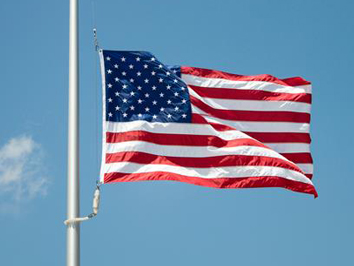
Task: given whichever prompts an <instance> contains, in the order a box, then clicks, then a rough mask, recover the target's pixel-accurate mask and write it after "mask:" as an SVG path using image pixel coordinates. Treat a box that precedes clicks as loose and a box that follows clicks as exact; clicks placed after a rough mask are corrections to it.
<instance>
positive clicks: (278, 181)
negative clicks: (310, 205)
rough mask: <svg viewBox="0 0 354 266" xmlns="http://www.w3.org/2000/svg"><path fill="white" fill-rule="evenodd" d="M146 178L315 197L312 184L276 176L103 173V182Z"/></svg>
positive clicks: (143, 179) (133, 180) (132, 180)
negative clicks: (277, 189)
mask: <svg viewBox="0 0 354 266" xmlns="http://www.w3.org/2000/svg"><path fill="white" fill-rule="evenodd" d="M147 180H161V181H162V180H170V181H180V182H184V183H189V184H194V185H198V186H204V187H213V188H260V187H282V188H286V189H289V190H292V191H296V192H302V193H308V194H312V195H314V196H315V198H317V196H318V195H317V192H316V189H315V188H314V186H312V185H310V184H305V183H302V182H296V181H293V180H288V179H285V178H281V177H277V176H262V177H245V178H213V179H204V178H198V177H189V176H183V175H179V174H175V173H169V172H153V173H139V174H127V173H119V172H116V173H109V174H105V175H104V183H114V182H135V181H147Z"/></svg>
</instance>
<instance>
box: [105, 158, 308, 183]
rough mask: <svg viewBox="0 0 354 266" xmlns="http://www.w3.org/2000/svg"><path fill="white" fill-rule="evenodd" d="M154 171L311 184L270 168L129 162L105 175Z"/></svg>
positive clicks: (286, 171)
mask: <svg viewBox="0 0 354 266" xmlns="http://www.w3.org/2000/svg"><path fill="white" fill-rule="evenodd" d="M156 171H162V172H170V173H175V174H180V175H185V176H190V177H199V178H205V179H210V178H242V177H261V176H277V177H282V178H285V179H288V180H294V181H299V182H302V183H306V184H311V185H312V182H311V181H310V180H309V179H308V178H307V177H306V176H304V175H303V174H301V173H299V172H296V171H292V170H289V169H284V168H279V167H271V166H236V167H234V166H232V167H221V168H218V167H213V168H186V167H180V166H173V165H157V164H155V165H154V164H144V165H142V164H137V163H131V162H119V163H112V164H106V173H114V172H121V173H134V174H139V173H151V172H156Z"/></svg>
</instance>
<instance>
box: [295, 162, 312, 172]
mask: <svg viewBox="0 0 354 266" xmlns="http://www.w3.org/2000/svg"><path fill="white" fill-rule="evenodd" d="M296 165H297V166H298V167H299V168H300V169H301V170H302V171H303V172H304V173H305V174H313V164H311V163H297V164H296Z"/></svg>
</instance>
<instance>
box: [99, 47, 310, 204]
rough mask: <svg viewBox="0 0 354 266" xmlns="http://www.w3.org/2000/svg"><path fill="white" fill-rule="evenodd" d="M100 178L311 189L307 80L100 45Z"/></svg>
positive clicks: (208, 185)
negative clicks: (186, 63) (179, 62)
mask: <svg viewBox="0 0 354 266" xmlns="http://www.w3.org/2000/svg"><path fill="white" fill-rule="evenodd" d="M100 59H101V72H102V83H103V152H102V166H101V176H100V180H101V182H102V183H112V182H127V181H143V180H174V181H181V182H186V183H191V184H195V185H201V186H207V187H215V188H255V187H283V188H287V189H290V190H293V191H297V192H303V193H309V194H313V195H314V196H315V197H317V192H316V190H315V188H314V186H313V184H312V182H311V178H312V158H311V154H310V150H309V145H310V136H309V123H310V108H311V84H310V83H309V82H307V81H305V80H303V79H302V78H289V79H277V78H275V77H273V76H270V75H258V76H241V75H235V74H229V73H225V72H220V71H215V70H207V69H201V68H192V67H179V66H174V67H171V66H166V65H164V64H163V63H161V62H160V61H159V60H158V59H157V58H156V57H155V56H154V55H152V54H151V53H149V52H141V51H137V52H134V51H108V50H102V51H100Z"/></svg>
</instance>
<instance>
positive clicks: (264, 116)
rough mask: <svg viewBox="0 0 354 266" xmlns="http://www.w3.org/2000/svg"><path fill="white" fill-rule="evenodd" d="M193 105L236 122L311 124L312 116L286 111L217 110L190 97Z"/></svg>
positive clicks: (218, 116) (215, 115)
mask: <svg viewBox="0 0 354 266" xmlns="http://www.w3.org/2000/svg"><path fill="white" fill-rule="evenodd" d="M189 97H190V100H191V103H192V104H193V105H195V106H196V107H198V108H199V109H201V110H202V111H204V112H206V113H207V114H209V115H211V116H214V117H217V118H221V119H227V120H234V121H257V122H266V121H268V122H295V123H310V114H308V113H297V112H285V111H236V110H222V109H215V108H212V107H210V106H209V105H207V104H205V103H204V102H202V101H201V100H199V99H197V98H195V97H194V96H192V95H189Z"/></svg>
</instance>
